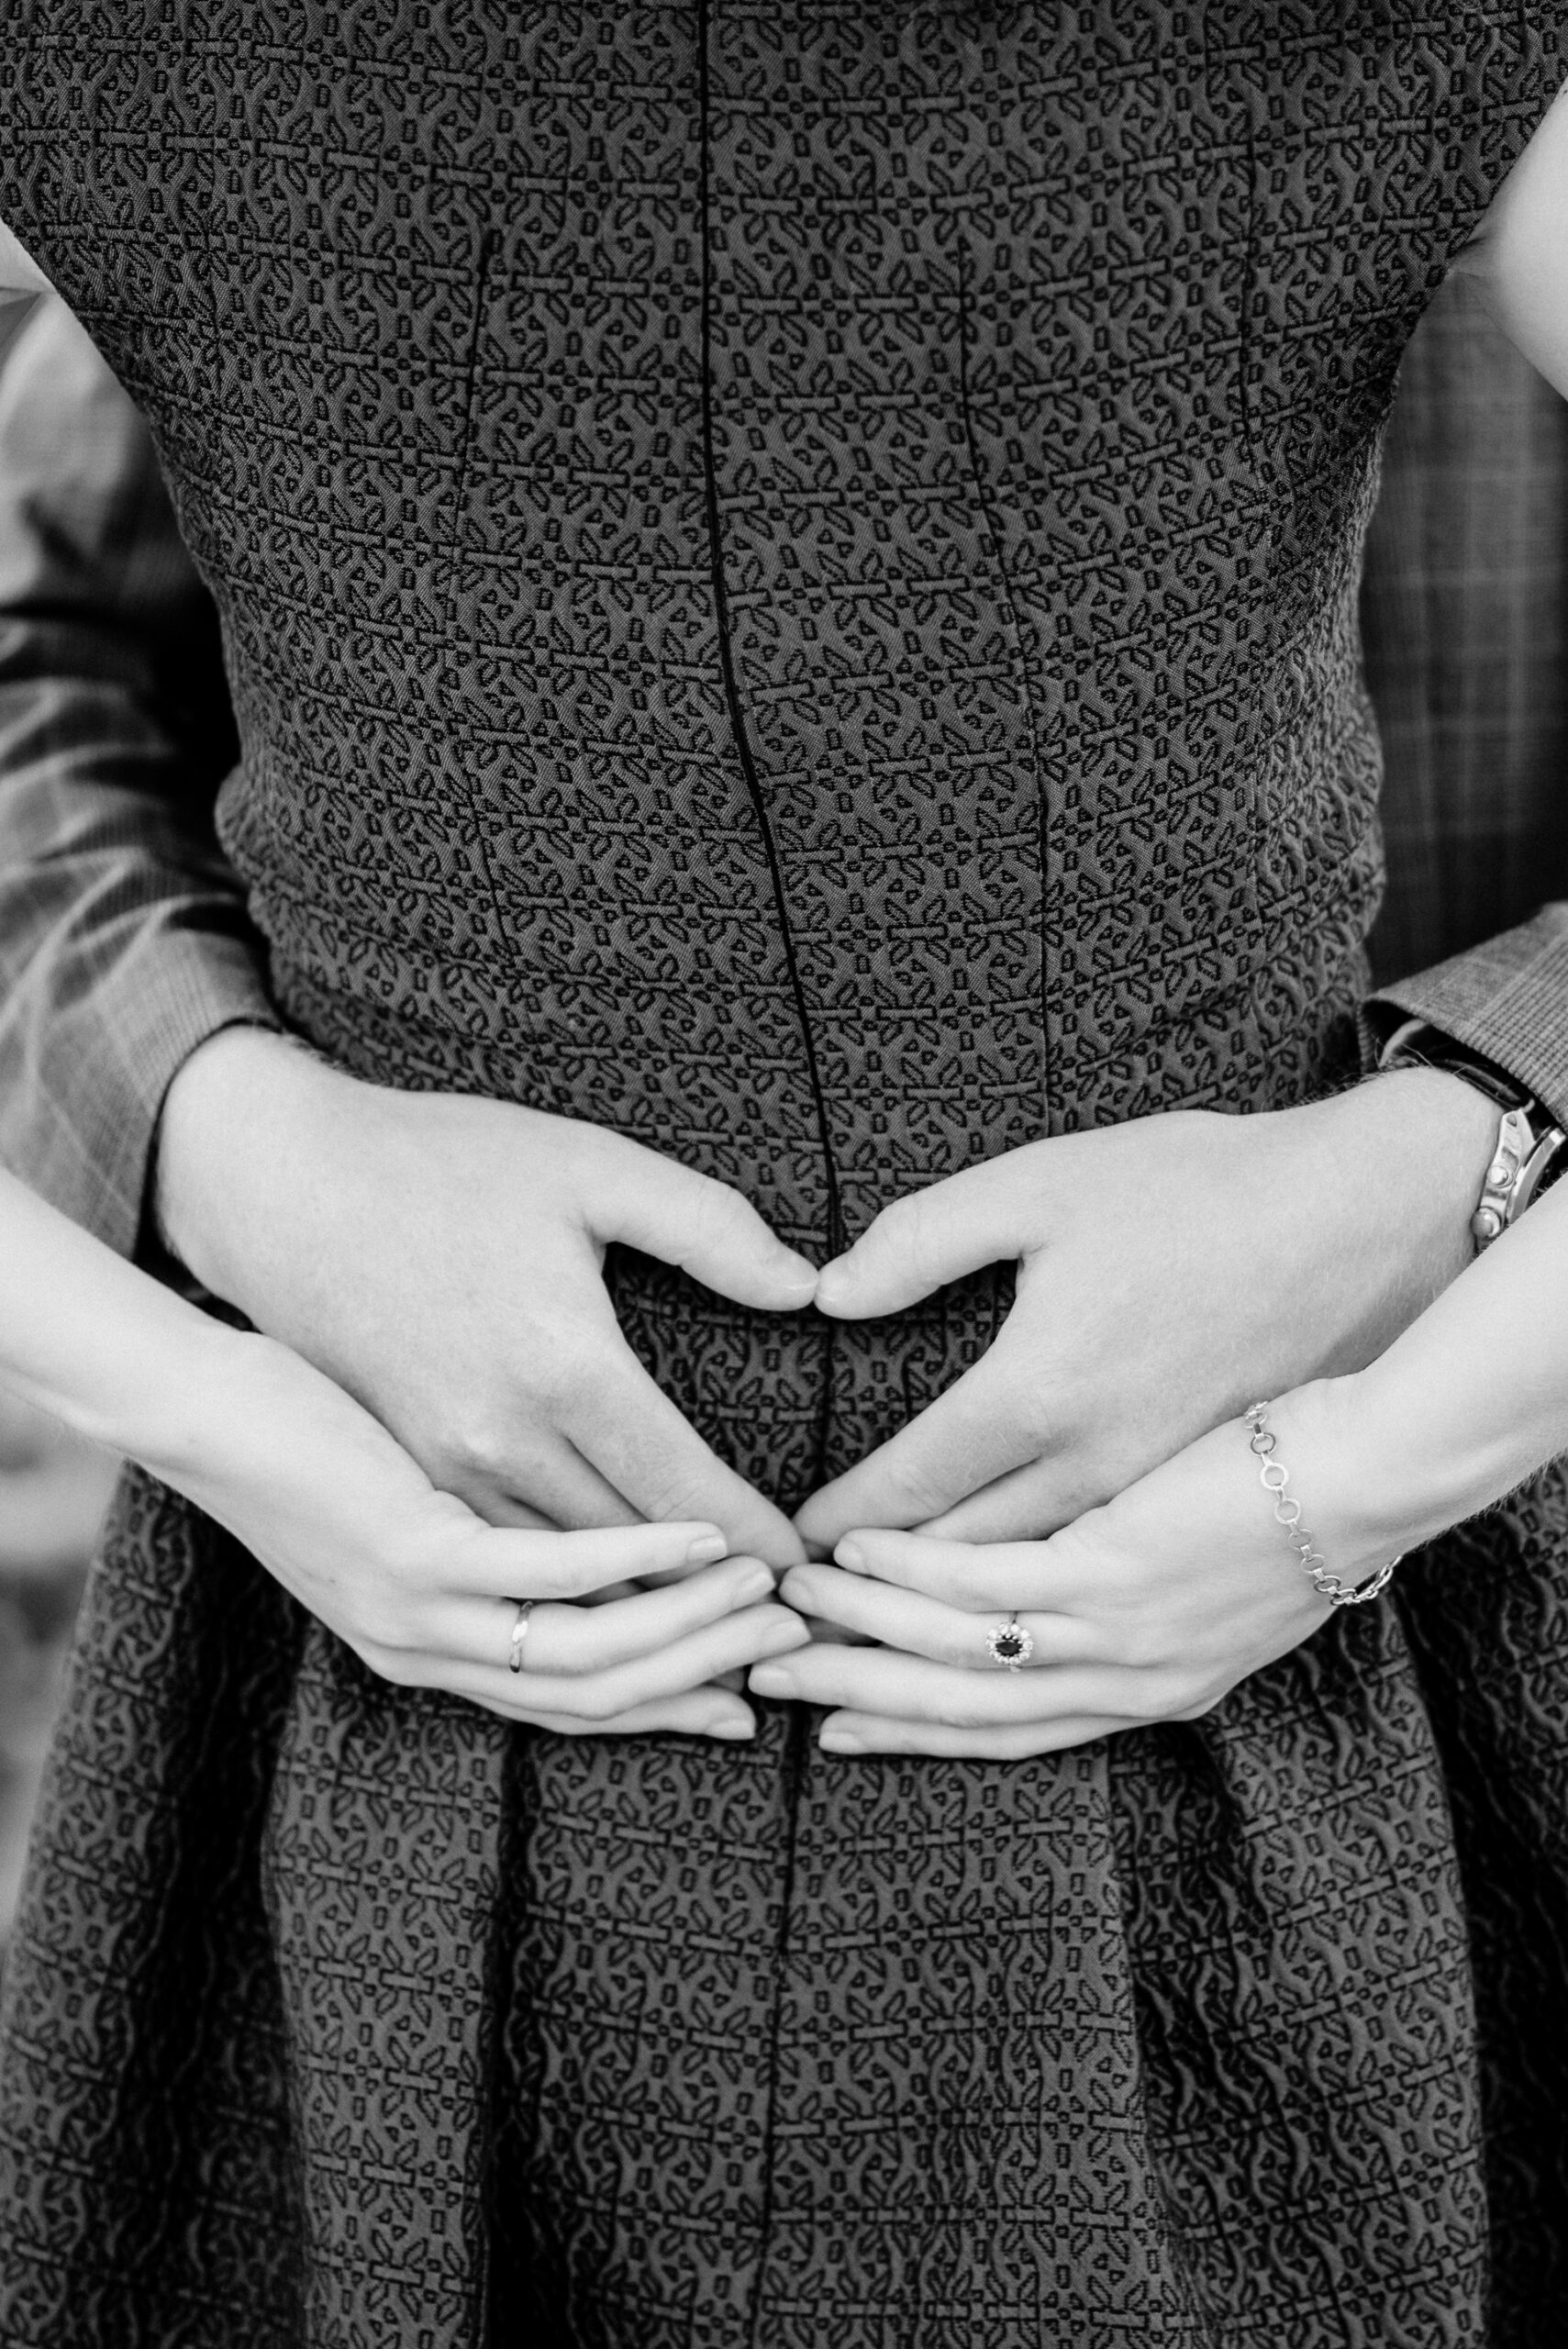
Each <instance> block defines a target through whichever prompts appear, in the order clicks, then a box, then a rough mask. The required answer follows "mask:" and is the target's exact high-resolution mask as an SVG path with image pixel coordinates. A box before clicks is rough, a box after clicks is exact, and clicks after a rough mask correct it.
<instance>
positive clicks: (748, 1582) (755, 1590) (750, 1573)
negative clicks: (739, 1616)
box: [729, 1558, 773, 1607]
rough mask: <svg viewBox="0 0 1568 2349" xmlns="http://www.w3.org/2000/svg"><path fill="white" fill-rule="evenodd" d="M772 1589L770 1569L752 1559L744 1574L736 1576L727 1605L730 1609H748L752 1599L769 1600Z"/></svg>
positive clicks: (757, 1559)
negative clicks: (728, 1604)
mask: <svg viewBox="0 0 1568 2349" xmlns="http://www.w3.org/2000/svg"><path fill="white" fill-rule="evenodd" d="M772 1595H773V1570H772V1568H771V1567H768V1566H764V1565H763V1564H762V1560H761V1559H760V1558H752V1559H751V1561H750V1562H749V1563H748V1564H747V1567H746V1571H745V1573H744V1574H742V1575H736V1577H735V1587H734V1589H733V1590H732V1591H731V1593H730V1599H729V1603H730V1605H731V1606H732V1607H750V1606H751V1602H752V1600H753V1599H757V1598H771V1597H772Z"/></svg>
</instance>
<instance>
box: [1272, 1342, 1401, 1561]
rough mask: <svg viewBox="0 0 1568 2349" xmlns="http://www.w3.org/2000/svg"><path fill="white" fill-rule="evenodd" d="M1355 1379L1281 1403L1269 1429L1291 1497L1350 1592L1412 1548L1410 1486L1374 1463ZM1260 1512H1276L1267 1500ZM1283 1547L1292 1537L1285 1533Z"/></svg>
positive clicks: (1303, 1389)
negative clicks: (1364, 1438) (1364, 1432)
mask: <svg viewBox="0 0 1568 2349" xmlns="http://www.w3.org/2000/svg"><path fill="white" fill-rule="evenodd" d="M1355 1386H1356V1378H1355V1377H1354V1376H1351V1377H1345V1378H1319V1379H1314V1380H1312V1381H1310V1382H1309V1383H1308V1384H1307V1385H1306V1386H1295V1387H1292V1388H1290V1389H1289V1391H1288V1392H1287V1393H1285V1394H1283V1395H1279V1396H1276V1397H1274V1398H1273V1400H1272V1401H1271V1402H1270V1403H1269V1405H1268V1419H1267V1425H1268V1429H1269V1431H1270V1432H1271V1433H1272V1434H1273V1437H1274V1439H1275V1443H1276V1447H1277V1448H1276V1451H1275V1453H1274V1455H1273V1456H1274V1457H1275V1458H1276V1459H1277V1460H1278V1461H1279V1462H1280V1463H1281V1464H1283V1465H1284V1467H1285V1468H1286V1469H1287V1471H1288V1475H1289V1485H1288V1492H1289V1496H1290V1497H1291V1498H1292V1499H1294V1500H1295V1501H1296V1502H1297V1503H1299V1505H1300V1508H1301V1517H1302V1522H1303V1526H1304V1527H1309V1528H1310V1529H1311V1532H1312V1536H1313V1539H1314V1542H1315V1543H1316V1545H1317V1548H1318V1552H1319V1553H1321V1555H1322V1558H1323V1561H1324V1564H1325V1565H1326V1566H1327V1568H1328V1570H1329V1573H1330V1574H1332V1575H1336V1576H1337V1577H1338V1578H1339V1580H1340V1582H1341V1583H1342V1584H1344V1585H1345V1586H1347V1587H1353V1586H1355V1585H1356V1584H1358V1583H1361V1582H1364V1581H1365V1580H1366V1578H1367V1576H1368V1575H1372V1574H1374V1573H1375V1572H1376V1571H1377V1569H1378V1567H1380V1566H1382V1565H1384V1564H1386V1562H1387V1561H1388V1560H1389V1559H1390V1558H1393V1557H1396V1556H1397V1555H1398V1554H1399V1553H1402V1552H1403V1551H1404V1550H1406V1549H1407V1547H1409V1546H1410V1542H1411V1540H1412V1539H1413V1538H1417V1537H1412V1535H1411V1533H1410V1530H1409V1525H1408V1522H1407V1498H1408V1496H1407V1493H1406V1491H1405V1489H1404V1487H1403V1483H1402V1480H1401V1479H1399V1478H1397V1477H1392V1476H1390V1475H1387V1474H1386V1473H1385V1472H1386V1470H1387V1468H1388V1465H1389V1464H1388V1463H1387V1462H1386V1461H1384V1460H1382V1459H1380V1458H1378V1457H1377V1456H1376V1455H1375V1453H1374V1454H1373V1456H1371V1457H1369V1456H1368V1452H1367V1447H1366V1446H1365V1445H1364V1443H1363V1442H1362V1422H1361V1420H1360V1419H1359V1418H1358V1414H1357V1408H1356V1398H1355V1395H1354V1392H1353V1390H1354V1389H1355ZM1259 1500H1260V1506H1262V1507H1264V1508H1267V1506H1268V1503H1267V1496H1266V1495H1264V1494H1260V1496H1259ZM1280 1540H1281V1542H1282V1543H1283V1542H1284V1541H1285V1540H1286V1533H1285V1531H1284V1529H1283V1528H1282V1530H1281V1533H1280Z"/></svg>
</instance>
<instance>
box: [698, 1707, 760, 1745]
mask: <svg viewBox="0 0 1568 2349" xmlns="http://www.w3.org/2000/svg"><path fill="white" fill-rule="evenodd" d="M756 1733H757V1724H756V1722H755V1721H754V1720H752V1719H751V1714H750V1713H727V1714H726V1715H725V1717H724V1719H723V1720H719V1721H715V1722H714V1724H713V1726H712V1728H711V1729H710V1730H709V1731H708V1735H709V1737H728V1738H735V1739H740V1738H742V1737H755V1735H756Z"/></svg>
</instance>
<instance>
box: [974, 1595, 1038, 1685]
mask: <svg viewBox="0 0 1568 2349" xmlns="http://www.w3.org/2000/svg"><path fill="white" fill-rule="evenodd" d="M985 1644H986V1646H987V1647H988V1648H989V1649H990V1651H991V1661H992V1663H993V1664H1000V1665H1001V1667H1002V1669H1003V1671H1004V1672H1021V1671H1022V1670H1023V1667H1024V1665H1025V1664H1028V1662H1029V1658H1030V1656H1031V1655H1033V1653H1034V1634H1033V1632H1032V1631H1025V1629H1024V1627H1023V1625H1022V1624H1021V1623H1020V1622H1019V1620H1018V1609H1017V1608H1016V1607H1015V1608H1014V1609H1013V1611H1012V1613H1011V1614H1010V1615H1009V1616H1008V1618H1007V1620H1006V1622H1005V1623H991V1624H988V1625H987V1627H986V1631H985Z"/></svg>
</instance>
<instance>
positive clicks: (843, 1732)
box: [752, 1674, 865, 1753]
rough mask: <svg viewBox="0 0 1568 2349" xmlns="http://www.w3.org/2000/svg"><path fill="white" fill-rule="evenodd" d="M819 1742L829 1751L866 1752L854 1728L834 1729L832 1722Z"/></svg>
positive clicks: (826, 1751)
mask: <svg viewBox="0 0 1568 2349" xmlns="http://www.w3.org/2000/svg"><path fill="white" fill-rule="evenodd" d="M752 1677H753V1679H754V1678H755V1677H756V1675H755V1674H753V1675H752ZM817 1744H818V1745H820V1746H821V1747H822V1749H823V1751H824V1752H825V1753H864V1752H865V1747H864V1746H863V1745H862V1743H861V1741H860V1739H859V1738H858V1737H857V1736H856V1735H855V1733H854V1731H853V1730H849V1729H834V1728H833V1727H832V1725H831V1724H830V1723H829V1725H828V1728H826V1729H825V1730H824V1731H822V1734H821V1736H820V1737H819V1738H818V1739H817Z"/></svg>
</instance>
